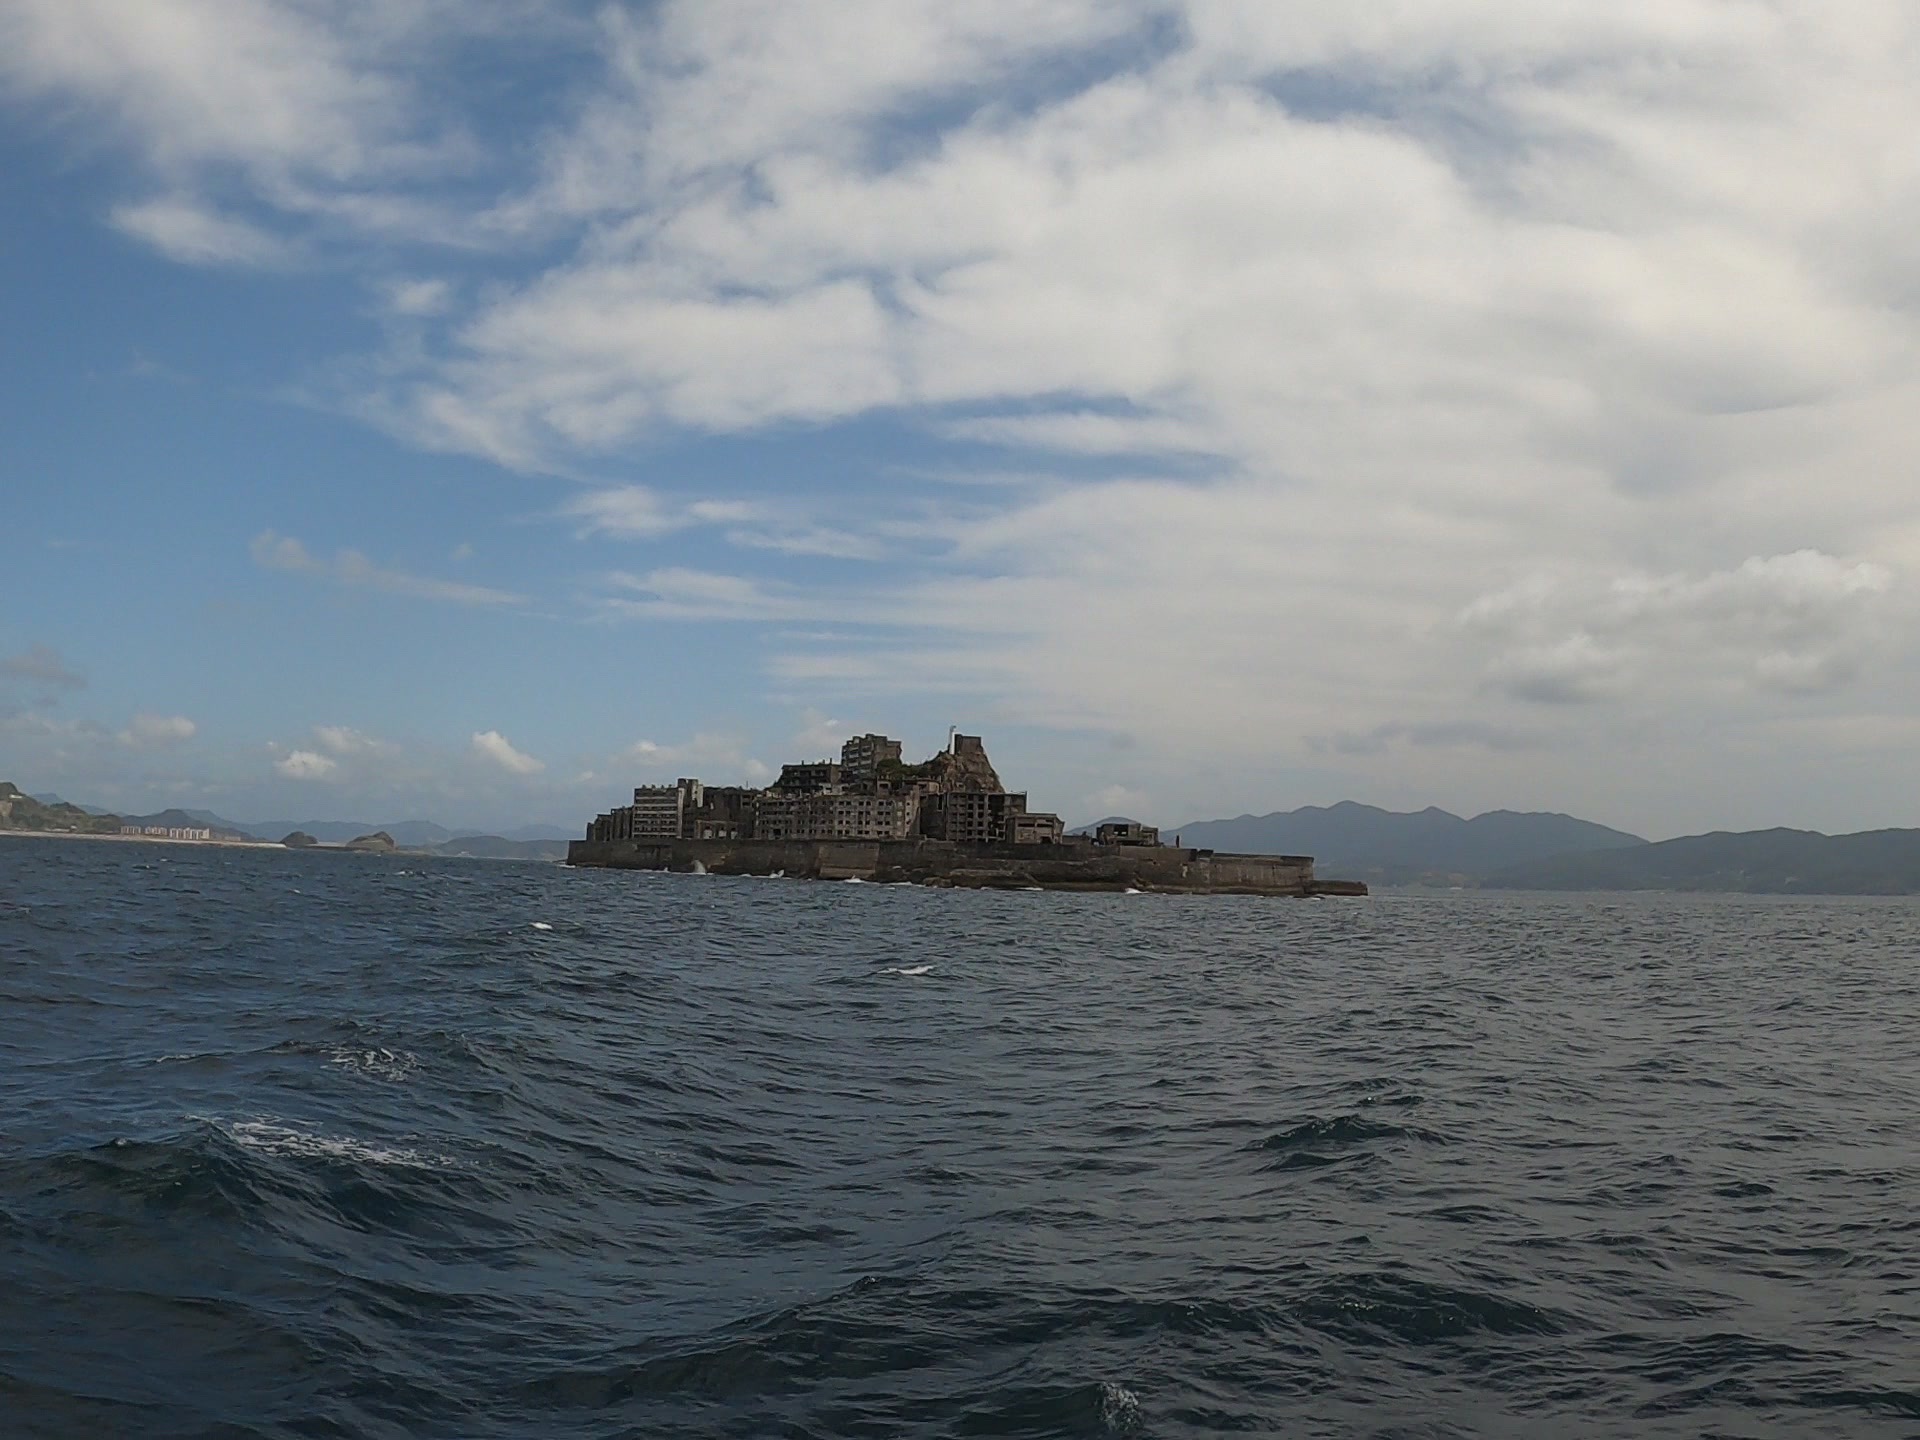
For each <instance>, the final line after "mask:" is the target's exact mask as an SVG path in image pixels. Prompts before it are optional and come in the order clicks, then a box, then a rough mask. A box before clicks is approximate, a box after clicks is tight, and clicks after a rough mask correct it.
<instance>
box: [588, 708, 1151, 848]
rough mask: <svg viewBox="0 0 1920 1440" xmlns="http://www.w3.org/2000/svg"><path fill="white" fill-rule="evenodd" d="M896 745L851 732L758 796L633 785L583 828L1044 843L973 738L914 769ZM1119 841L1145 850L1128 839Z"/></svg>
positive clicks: (1057, 836)
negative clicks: (622, 801)
mask: <svg viewBox="0 0 1920 1440" xmlns="http://www.w3.org/2000/svg"><path fill="white" fill-rule="evenodd" d="M901 754H902V747H901V743H900V742H899V741H898V740H894V739H890V738H888V737H887V736H885V735H857V736H855V737H854V738H853V739H851V740H849V741H847V743H846V744H845V745H843V746H842V747H841V749H840V758H839V759H838V760H837V761H836V760H815V761H805V762H802V763H799V764H794V765H784V766H782V767H781V770H780V777H779V779H777V780H775V781H774V782H773V784H771V785H769V786H768V787H767V788H766V789H764V790H754V789H748V788H744V787H739V786H715V785H704V784H702V783H701V782H700V781H698V780H691V779H682V780H678V781H676V782H675V783H673V784H672V785H641V786H636V787H635V789H634V792H633V803H632V804H631V805H628V806H622V807H621V808H619V809H617V810H610V811H608V812H607V813H606V814H603V815H601V816H600V817H599V818H598V819H596V820H595V821H594V822H593V824H592V825H590V826H589V827H588V830H587V838H588V839H589V840H911V839H914V838H916V837H919V838H925V839H929V840H951V841H959V842H963V843H969V844H1009V843H1010V844H1018V845H1050V844H1055V843H1058V842H1059V841H1061V840H1062V839H1063V838H1064V827H1063V826H1062V824H1061V821H1060V817H1059V816H1058V815H1052V814H1047V813H1044V812H1036V811H1030V810H1028V809H1027V797H1026V794H1025V793H1024V792H1022V791H1009V790H1007V789H1006V787H1005V786H1003V785H1002V784H1001V783H1000V776H999V775H998V773H997V772H995V770H994V768H993V762H992V761H991V760H989V759H988V758H987V750H986V746H985V745H984V744H982V743H981V740H980V737H979V736H977V735H961V734H959V733H957V732H956V733H955V734H954V735H953V736H952V737H951V739H950V740H949V742H948V745H947V748H946V749H945V750H943V751H941V752H940V753H939V754H938V755H935V756H934V757H933V758H932V759H930V760H926V761H924V762H922V763H921V764H918V765H908V764H906V763H904V762H903V761H902V759H901ZM1121 843H1132V844H1140V843H1150V842H1142V841H1140V840H1138V839H1134V840H1131V841H1125V842H1121Z"/></svg>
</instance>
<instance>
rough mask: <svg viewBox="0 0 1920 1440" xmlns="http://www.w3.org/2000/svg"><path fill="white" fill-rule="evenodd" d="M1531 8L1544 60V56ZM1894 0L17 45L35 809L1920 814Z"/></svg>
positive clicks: (367, 21) (27, 21) (16, 671)
mask: <svg viewBox="0 0 1920 1440" xmlns="http://www.w3.org/2000/svg"><path fill="white" fill-rule="evenodd" d="M1549 9H1550V10H1551V13H1546V12H1547V11H1548V10H1549ZM1917 60H1920V20H1916V19H1915V18H1914V15H1913V12H1912V11H1911V9H1910V7H1906V6H1903V5H1900V4H1895V3H1878V0H1848V3H1841V4H1838V5H1833V4H1829V5H1823V6H1820V7H1817V8H1816V7H1812V6H1802V5H1797V4H1762V3H1758V0H1755V3H1740V0H1730V3H1728V0H1713V3H1707V0H1662V3H1658V4H1655V3H1652V0H1645V3H1626V4H1622V3H1611V4H1598V3H1593V4H1588V3H1575V4H1570V5H1566V6H1557V7H1541V6H1538V5H1536V4H1527V3H1520V0H1446V3H1440V4H1431V5H1417V6H1416V5H1382V6H1377V7H1368V8H1365V9H1357V8H1356V7H1352V6H1343V5H1334V4H1317V3H1302V4H1298V5H1289V6H1274V5H1269V4H1265V3H1261V0H1246V3H1236V0H1191V3H1177V0H1132V3H1119V4H1114V3H1100V4H1096V3H1092V0H1084V3H1083V0H982V3H978V4H974V5H969V6H965V7H952V6H943V5H937V4H932V3H928V4H919V3H911V0H873V3H865V4H863V3H858V0H822V3H812V0H786V3H780V4H772V3H744V0H743V3H720V0H707V3H702V4H697V5H694V4H686V5H683V4H672V3H662V4H618V3H613V4H605V5H579V4H560V3H551V4H548V3H538V0H525V3H519V0H516V3H506V0H498V3H490V0H474V3H459V4H456V3H451V0H383V3H373V0H353V3H339V4H320V3H316V0H13V3H11V4H9V5H7V6H5V7H4V9H0V337H4V343H3V344H0V434H4V437H5V444H4V447H3V448H0V487H3V493H4V495H5V497H6V502H7V503H6V505H5V516H6V519H7V521H8V524H7V527H6V533H7V537H8V544H7V551H6V557H7V558H6V562H5V565H4V567H3V568H0V575H4V581H3V582H0V775H3V776H5V777H7V778H11V779H14V780H16V781H18V782H19V783H21V784H22V785H24V786H26V787H27V788H29V789H33V790H48V789H52V790H58V791H60V792H61V793H63V794H68V795H71V796H74V797H75V798H82V799H86V800H90V801H94V802H97V803H101V804H106V805H111V806H116V807H119V808H123V809H128V810H134V809H151V808H159V807H160V806H162V805H166V804H185V805H204V806H207V807H210V808H213V809H217V810H219V811H221V812H222V813H224V814H227V815H230V816H233V817H235V818H239V819H252V818H265V817H269V816H272V817H283V816H301V817H306V816H314V817H327V816H343V817H344V816H353V817H358V818H369V819H391V818H400V817H403V816H411V815H422V816H431V817H433V818H438V819H441V820H443V821H445V822H446V823H450V824H458V825H463V826H465V825H473V826H485V825H498V826H505V825H509V824H513V823H518V822H522V821H527V820H542V821H550V822H553V823H560V824H567V825H572V824H575V823H578V822H580V821H583V820H584V819H585V818H586V817H587V816H589V815H591V814H592V813H593V812H594V811H596V810H598V809H601V808H604V807H605V806H606V805H608V804H610V803H613V802H614V801H615V800H617V798H618V797H619V796H620V794H621V793H622V792H623V791H624V790H626V789H627V788H629V787H631V786H632V785H633V784H635V783H640V782H643V781H650V780H657V779H662V778H672V777H673V776H674V775H676V774H682V773H687V774H699V775H702V776H704V777H705V778H707V779H709V780H713V781H717V782H718V781H738V780H754V779H757V778H761V777H764V776H765V775H766V774H768V773H769V771H770V769H771V767H774V766H777V765H778V763H779V762H780V761H782V760H784V759H791V758H799V757H802V756H811V755H817V754H821V753H826V752H827V751H828V750H830V749H831V748H832V747H833V745H835V744H837V739H838V737H839V736H841V735H843V734H845V733H848V732H851V731H853V730H856V729H868V728H873V729H880V730H885V731H888V732H890V733H894V734H898V735H902V736H904V737H905V738H906V740H907V742H908V745H909V748H910V749H913V750H916V751H930V750H932V749H934V748H936V747H937V746H938V744H939V743H940V741H941V740H942V739H943V737H944V735H945V733H946V729H947V726H948V725H950V724H957V725H959V726H961V727H962V728H964V729H968V730H972V731H979V732H982V733H984V734H985V735H986V736H987V738H988V742H989V745H990V748H991V749H992V751H993V753H994V755H995V757H996V760H997V761H998V762H999V764H1000V768H1001V770H1002V773H1003V774H1004V775H1006V776H1007V777H1008V778H1009V779H1010V780H1012V781H1013V782H1014V783H1016V784H1024V785H1025V786H1026V787H1027V788H1028V789H1030V790H1031V791H1032V793H1033V798H1034V800H1035V802H1036V803H1037V804H1039V805H1042V806H1046V807H1050V808H1055V809H1058V810H1059V811H1061V812H1062V813H1063V814H1065V815H1066V816H1067V817H1068V818H1069V819H1070V820H1074V821H1078V820H1082V819H1086V818H1090V817H1092V816H1094V815H1098V814H1104V813H1109V812H1112V811H1128V812H1131V813H1136V814H1141V815H1143V816H1145V817H1146V818H1151V819H1158V820H1161V821H1163V822H1166V823H1171V824H1177V823H1179V822H1181V821H1184V820H1188V819H1194V818H1200V817H1203V816H1208V815H1214V814H1231V813H1238V812H1240V811H1243V810H1254V811H1264V810H1269V809H1276V808H1285V807H1291V806H1293V805H1297V804H1304V803H1326V802H1330V801H1333V800H1337V799H1342V798H1357V799H1362V800H1368V801H1372V802H1374V803H1380V804H1385V805H1390V806H1394V807H1397V808H1409V807H1411V808H1417V807H1419V806H1422V805H1426V804H1430V803H1432V804H1441V805H1445V806H1447V807H1448V808H1452V809H1456V810H1460V811H1463V812H1467V813H1471V812H1474V811H1477V810H1481V809H1488V808H1494V807H1499V806H1508V807H1513V808H1555V809H1568V810H1573V811H1576V812H1578V813H1581V814H1585V815H1589V816H1592V817H1593V818H1596V819H1600V820H1604V821H1607V822H1609V823H1613V824H1618V825H1622V826H1625V827H1628V828H1632V829H1636V830H1639V831H1641V832H1643V833H1653V834H1668V833H1677V832H1680V831H1685V830H1692V829H1699V828H1706V827H1710V826H1717V825H1725V826H1736V827H1737V826H1746V825H1762V824H1772V823H1790V824H1803V825H1810V826H1817V827H1819V828H1826V829H1853V828H1864V827H1868V826H1872V825H1885V824H1902V823H1911V822H1912V821H1913V820H1914V814H1913V811H1912V808H1911V805H1910V803H1909V802H1908V800H1907V799H1906V798H1905V797H1907V796H1909V795H1910V794H1912V793H1913V791H1914V788H1915V787H1914V785H1913V784H1911V783H1908V782H1911V781H1914V780H1920V775H1916V774H1915V773H1914V772H1915V770H1916V762H1915V761H1914V760H1913V759H1912V758H1911V757H1912V756H1913V755H1915V754H1920V749H1917V748H1916V746H1915V744H1914V741H1915V740H1916V738H1920V736H1916V733H1915V731H1916V728H1917V727H1920V720H1916V718H1915V716H1916V714H1917V713H1920V707H1916V705H1915V703H1914V702H1915V700H1916V698H1920V697H1916V694H1915V688H1916V686H1915V680H1916V667H1915V663H1914V661H1915V656H1914V652H1913V643H1912V637H1913V635H1914V633H1915V629H1914V625H1913V623H1912V622H1913V620H1914V618H1915V616H1914V604H1913V593H1912V586H1911V576H1912V572H1913V568H1914V564H1915V561H1916V558H1920V516H1916V514H1915V507H1914V501H1913V484H1912V480H1911V478H1910V477H1911V472H1912V468H1913V463H1914V455H1915V448H1916V447H1915V441H1916V422H1915V420H1914V419H1913V417H1914V416H1915V415H1920V362H1917V360H1916V357H1917V356H1920V348H1917V347H1916V345H1915V340H1916V338H1920V337H1917V336H1916V326H1915V310H1916V297H1920V261H1916V259H1915V258H1914V256H1913V253H1912V246H1911V243H1910V238H1909V237H1910V235H1911V233H1912V225H1913V222H1914V221H1915V220H1916V219H1920V162H1916V161H1915V160H1914V159H1913V158H1912V147H1911V145H1910V144H1908V143H1907V141H1906V139H1905V138H1904V137H1906V136H1908V135H1910V134H1911V133H1912V132H1913V127H1914V125H1915V124H1916V123H1920V96H1916V94H1915V92H1914V90H1913V87H1912V85H1911V83H1910V76H1911V74H1912V73H1913V67H1914V64H1915V62H1916V61H1917Z"/></svg>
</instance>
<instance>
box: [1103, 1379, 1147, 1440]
mask: <svg viewBox="0 0 1920 1440" xmlns="http://www.w3.org/2000/svg"><path fill="white" fill-rule="evenodd" d="M1100 1425H1101V1428H1102V1429H1104V1430H1105V1431H1106V1432H1107V1433H1108V1434H1109V1435H1137V1434H1139V1433H1140V1397H1139V1396H1138V1395H1136V1394H1134V1393H1133V1391H1131V1390H1129V1389H1127V1387H1126V1386H1124V1385H1116V1384H1114V1383H1113V1382H1112V1381H1111V1380H1103V1381H1101V1382H1100Z"/></svg>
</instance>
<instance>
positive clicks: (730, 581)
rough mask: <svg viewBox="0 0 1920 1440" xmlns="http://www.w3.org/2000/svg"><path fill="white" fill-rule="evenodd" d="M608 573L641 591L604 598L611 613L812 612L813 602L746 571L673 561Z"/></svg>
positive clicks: (751, 616) (737, 616)
mask: <svg viewBox="0 0 1920 1440" xmlns="http://www.w3.org/2000/svg"><path fill="white" fill-rule="evenodd" d="M608 579H609V581H610V583H612V584H613V585H615V586H617V587H619V588H621V589H624V590H629V591H633V592H635V593H637V594H639V595H641V596H642V597H643V598H642V599H639V600H627V599H617V598H616V599H609V600H606V601H603V602H602V604H603V606H604V607H605V609H606V610H607V612H608V613H610V614H616V615H627V616H634V617H643V618H656V619H670V620H781V619H793V618H799V617H802V616H805V615H808V614H810V613H812V605H811V603H810V602H808V601H806V600H803V599H801V598H800V597H798V596H795V595H788V594H782V593H781V592H780V591H779V590H777V589H776V588H774V587H771V586H767V585H763V584H761V583H760V582H759V581H757V580H753V579H749V578H748V577H746V576H743V575H722V574H716V573H715V572H713V571H709V570H694V569H691V568H689V567H686V566H678V565H675V566H666V567H663V568H661V569H658V570H651V571H648V572H647V573H646V574H645V575H628V574H625V573H622V572H615V573H614V574H612V575H610V576H609V577H608Z"/></svg>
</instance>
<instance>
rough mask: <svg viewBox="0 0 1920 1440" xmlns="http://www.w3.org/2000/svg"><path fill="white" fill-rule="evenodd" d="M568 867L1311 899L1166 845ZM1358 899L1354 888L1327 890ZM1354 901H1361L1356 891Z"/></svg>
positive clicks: (1295, 881)
mask: <svg viewBox="0 0 1920 1440" xmlns="http://www.w3.org/2000/svg"><path fill="white" fill-rule="evenodd" d="M567 863H568V864H570V865H586V866H601V867H607V868H611V869H620V870H683V871H684V870H693V869H695V868H697V867H704V868H705V869H707V870H709V871H711V872H712V873H713V874H715V875H774V874H784V875H791V876H801V877H806V878H808V879H817V880H849V879H858V880H878V881H910V882H914V883H917V884H923V885H955V886H974V887H981V888H1011V889H1024V888H1030V887H1032V886H1036V885H1037V886H1040V887H1042V888H1045V889H1062V890H1127V889H1135V890H1165V891H1176V892H1191V893H1200V894H1218V893H1228V894H1249V895H1309V894H1314V893H1317V891H1318V890H1319V888H1320V887H1318V886H1316V884H1315V881H1314V878H1313V860H1312V859H1311V858H1310V857H1308V856H1305V855H1219V854H1215V853H1214V852H1213V851H1211V850H1175V849H1171V848H1168V847H1164V846H1108V845H1099V846H1096V845H1092V844H1078V845H1076V844H1066V845H956V844H949V843H946V842H943V841H935V840H878V841H876V840H663V841H651V840H603V841H596V840H576V841H574V842H573V843H572V844H571V845H570V846H568V848H567ZM1336 886H1337V888H1338V890H1339V892H1340V893H1347V894H1351V893H1354V892H1353V889H1352V887H1350V886H1347V885H1340V884H1339V883H1338V882H1335V885H1333V886H1328V887H1327V889H1328V890H1329V891H1330V892H1331V891H1333V890H1334V889H1335V888H1336ZM1360 893H1365V887H1361V889H1360Z"/></svg>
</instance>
